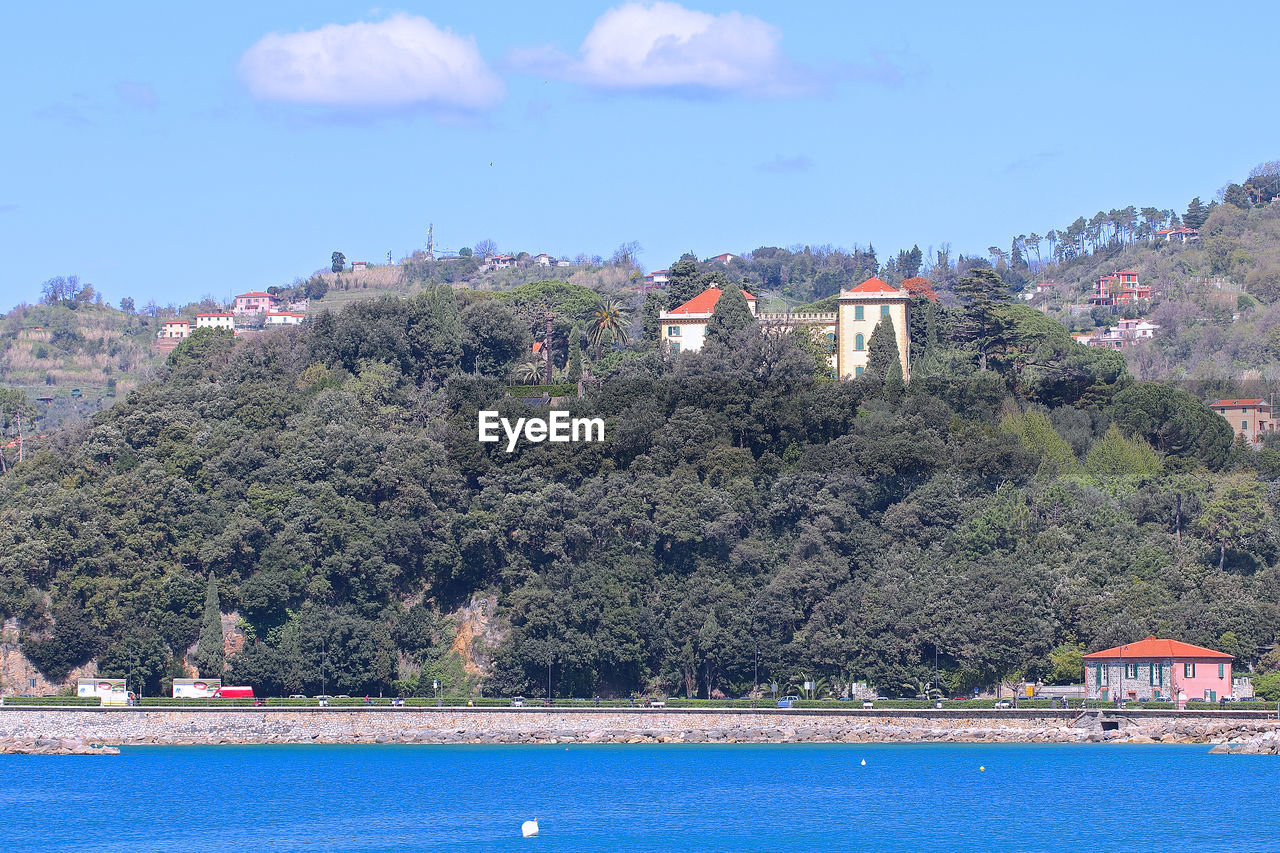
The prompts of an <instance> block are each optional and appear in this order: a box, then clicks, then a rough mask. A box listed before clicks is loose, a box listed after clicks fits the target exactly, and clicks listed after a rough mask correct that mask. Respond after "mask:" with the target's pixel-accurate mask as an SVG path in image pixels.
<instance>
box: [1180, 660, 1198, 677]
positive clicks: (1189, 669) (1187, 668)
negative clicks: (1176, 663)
mask: <svg viewBox="0 0 1280 853" xmlns="http://www.w3.org/2000/svg"><path fill="white" fill-rule="evenodd" d="M1182 677H1183V678H1195V677H1196V665H1195V664H1193V663H1184V664H1183V665H1182Z"/></svg>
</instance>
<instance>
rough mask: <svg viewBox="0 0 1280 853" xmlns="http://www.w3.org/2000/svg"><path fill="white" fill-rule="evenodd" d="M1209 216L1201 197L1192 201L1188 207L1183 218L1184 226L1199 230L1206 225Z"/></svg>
mask: <svg viewBox="0 0 1280 853" xmlns="http://www.w3.org/2000/svg"><path fill="white" fill-rule="evenodd" d="M1208 216H1209V212H1208V211H1207V210H1206V209H1205V206H1204V205H1203V204H1202V203H1201V202H1200V196H1196V197H1195V198H1193V199H1191V202H1190V203H1189V204H1188V205H1187V212H1186V213H1185V214H1184V215H1183V217H1182V224H1183V225H1185V226H1187V227H1188V228H1199V227H1200V226H1201V225H1204V221H1205V219H1207V218H1208Z"/></svg>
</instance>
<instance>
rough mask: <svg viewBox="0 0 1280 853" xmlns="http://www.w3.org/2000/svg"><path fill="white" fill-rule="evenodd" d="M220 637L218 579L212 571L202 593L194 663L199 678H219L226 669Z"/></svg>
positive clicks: (220, 608)
mask: <svg viewBox="0 0 1280 853" xmlns="http://www.w3.org/2000/svg"><path fill="white" fill-rule="evenodd" d="M224 654H225V653H224V651H223V638H222V606H221V604H220V603H219V601H218V580H217V578H215V577H214V576H213V574H212V573H210V575H209V585H208V587H207V588H206V590H205V595H204V616H203V618H202V620H201V627H200V644H199V645H198V646H196V654H195V665H196V670H197V671H198V672H199V673H200V677H201V678H221V677H222V675H223V670H225V669H226V658H225V657H224Z"/></svg>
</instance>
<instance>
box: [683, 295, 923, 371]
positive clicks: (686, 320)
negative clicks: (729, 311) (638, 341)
mask: <svg viewBox="0 0 1280 853" xmlns="http://www.w3.org/2000/svg"><path fill="white" fill-rule="evenodd" d="M914 285H915V292H916V293H919V294H920V295H922V296H924V297H925V298H934V299H936V294H933V289H932V288H930V287H929V286H928V282H927V281H925V280H924V279H920V281H918V282H914ZM743 294H744V295H745V296H746V297H747V305H748V306H750V308H751V313H752V315H753V316H755V317H757V318H758V319H759V320H760V322H761V323H764V324H767V325H768V326H769V327H770V328H771V329H773V330H775V331H781V332H787V331H790V330H791V329H794V328H797V327H800V326H804V327H806V328H809V329H811V330H812V331H813V332H814V333H815V335H818V336H821V337H825V338H826V340H827V342H828V343H829V344H830V345H832V346H833V347H834V352H833V353H832V363H831V367H832V371H833V373H834V374H835V375H836V376H837V377H839V378H841V379H852V378H856V377H858V376H861V375H862V372H863V371H864V370H865V369H866V367H867V347H868V346H869V345H870V343H871V335H872V333H873V332H874V331H875V329H876V326H877V325H878V324H879V323H880V322H881V321H883V320H888V321H889V322H890V323H891V324H892V325H893V330H894V334H895V335H896V337H897V341H898V357H899V358H900V359H901V361H902V374H903V378H904V379H910V376H911V374H910V367H911V366H910V361H909V358H910V346H911V330H910V326H909V324H908V311H909V309H910V305H911V299H912V291H909V290H908V289H907V288H905V287H903V288H896V287H893V286H892V285H890V284H888V283H886V282H884V281H882V280H880V279H879V278H874V277H873V278H869V279H867V280H866V281H864V282H863V283H862V284H860V285H858V286H857V287H854V288H851V289H850V290H846V291H843V292H841V294H840V297H839V299H838V300H837V310H836V311H835V312H825V313H785V314H760V313H758V312H757V311H756V298H755V297H754V296H752V295H751V294H750V293H747V292H746V291H745V290H744V291H743ZM719 301H720V290H719V289H717V288H714V287H712V288H709V289H707V290H704V291H703V292H702V293H699V294H698V295H697V296H695V297H694V298H693V299H690V300H689V301H688V302H686V303H684V304H683V305H680V306H678V307H676V308H673V309H672V310H670V311H663V312H662V313H661V314H660V315H659V321H660V323H661V333H660V336H661V340H662V342H663V343H664V344H666V345H667V346H668V347H670V349H671V350H672V351H673V352H694V351H697V350H700V349H702V345H703V343H704V342H705V341H706V332H707V322H708V321H709V320H710V319H711V314H712V312H713V311H715V307H716V303H717V302H719Z"/></svg>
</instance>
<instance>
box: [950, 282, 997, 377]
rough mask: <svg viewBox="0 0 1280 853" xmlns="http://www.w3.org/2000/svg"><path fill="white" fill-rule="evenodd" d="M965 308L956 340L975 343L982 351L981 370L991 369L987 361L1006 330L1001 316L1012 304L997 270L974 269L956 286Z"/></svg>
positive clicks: (958, 326) (980, 358)
mask: <svg viewBox="0 0 1280 853" xmlns="http://www.w3.org/2000/svg"><path fill="white" fill-rule="evenodd" d="M955 291H956V295H957V296H959V297H960V300H961V302H962V303H963V304H964V313H963V315H962V316H961V320H960V322H958V323H956V324H955V326H954V330H955V334H956V337H957V338H958V339H960V340H962V341H965V342H970V343H973V344H974V345H975V346H976V347H977V350H978V369H979V370H986V369H987V360H988V357H989V356H990V354H991V352H992V350H993V349H994V348H995V347H996V346H997V345H998V344H999V342H1000V340H1001V339H1002V338H1003V335H1004V332H1005V330H1006V326H1007V324H1006V322H1005V321H1004V319H1003V318H1002V317H1001V316H1000V314H999V309H1000V307H1001V306H1003V305H1005V304H1007V303H1008V301H1009V289H1008V287H1006V286H1005V283H1004V281H1003V280H1002V279H1001V278H1000V276H999V275H998V274H997V273H996V272H995V271H994V270H986V269H973V270H970V271H969V274H968V275H966V276H965V277H964V278H962V279H960V281H958V282H957V283H956V286H955Z"/></svg>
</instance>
